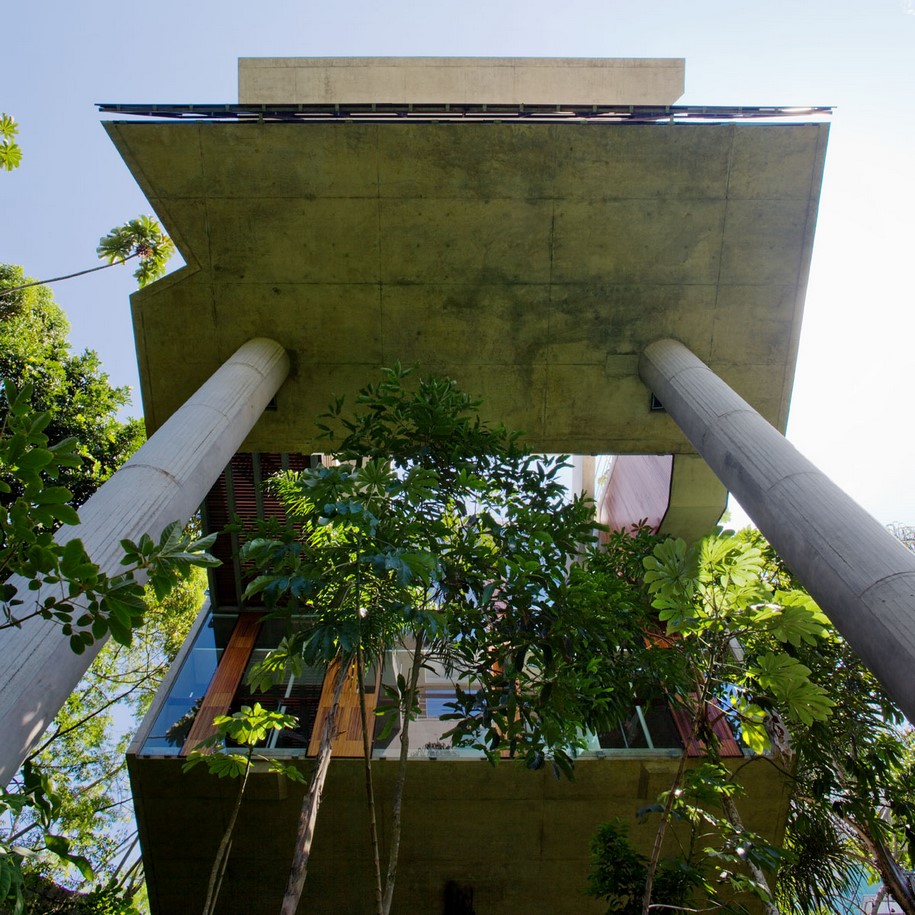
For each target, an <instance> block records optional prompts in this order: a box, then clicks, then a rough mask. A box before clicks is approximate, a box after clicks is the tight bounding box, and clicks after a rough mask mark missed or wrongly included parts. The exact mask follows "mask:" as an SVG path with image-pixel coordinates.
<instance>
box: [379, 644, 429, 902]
mask: <svg viewBox="0 0 915 915" xmlns="http://www.w3.org/2000/svg"><path fill="white" fill-rule="evenodd" d="M422 652H423V634H422V632H420V633H418V634H417V636H416V647H415V648H414V649H413V667H412V669H411V670H410V686H409V688H408V689H407V694H406V696H404V719H403V727H402V728H401V729H400V759H399V760H398V764H397V782H396V784H395V786H394V809H393V811H392V816H391V852H390V856H389V858H388V871H387V874H386V875H385V881H384V908H383V915H390V912H391V903H392V901H393V899H394V879H395V877H396V876H397V857H398V855H399V854H400V824H401V812H402V810H403V786H404V781H405V780H406V777H407V756H408V754H409V750H410V715H411V713H412V711H413V703H414V701H415V698H416V684H417V683H418V682H419V671H420V661H421V660H422Z"/></svg>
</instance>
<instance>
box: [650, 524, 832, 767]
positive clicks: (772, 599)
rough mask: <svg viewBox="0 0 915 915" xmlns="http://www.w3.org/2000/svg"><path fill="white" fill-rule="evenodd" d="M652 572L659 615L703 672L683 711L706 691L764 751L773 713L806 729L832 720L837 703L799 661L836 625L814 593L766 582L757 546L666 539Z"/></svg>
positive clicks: (732, 538) (686, 691)
mask: <svg viewBox="0 0 915 915" xmlns="http://www.w3.org/2000/svg"><path fill="white" fill-rule="evenodd" d="M644 565H645V569H646V572H645V581H646V583H647V584H648V588H649V591H650V593H651V595H652V598H653V599H652V606H654V607H655V608H656V609H657V610H658V611H659V613H658V618H659V619H660V620H661V621H662V622H665V623H666V625H667V634H668V635H669V636H672V637H676V639H677V647H678V650H679V651H681V652H683V653H688V655H689V656H690V657H691V663H692V665H693V669H694V671H695V677H694V680H693V682H689V683H686V684H682V685H681V686H680V687H679V688H678V689H677V691H676V692H677V695H676V696H675V698H676V700H677V701H678V702H679V703H681V704H685V705H687V706H688V705H689V704H690V702H691V701H692V697H693V696H695V695H696V691H697V688H699V686H700V684H703V686H702V688H703V689H704V691H705V693H706V694H707V695H706V699H707V698H711V697H714V698H715V699H716V701H717V702H718V703H719V704H721V705H722V706H723V707H724V708H725V710H726V711H727V712H728V713H729V717H730V718H731V719H732V720H733V721H734V722H735V724H736V725H737V727H738V728H739V731H740V736H741V737H742V739H743V741H744V742H745V743H746V744H747V746H749V747H750V749H752V750H754V751H756V752H762V751H763V750H765V749H767V748H768V747H769V735H768V733H767V731H766V728H765V720H766V709H767V708H769V707H772V706H773V705H776V706H778V707H779V709H780V710H782V711H783V712H784V714H785V717H786V718H787V719H788V720H789V721H791V722H794V723H798V724H805V725H809V724H811V723H812V722H813V721H825V720H826V719H828V718H829V715H830V711H831V709H832V707H833V705H834V704H835V703H834V701H833V700H832V699H830V698H829V695H828V693H827V691H826V690H825V689H824V688H823V687H822V686H820V685H818V684H816V683H814V682H813V681H812V680H811V678H810V673H811V671H810V668H809V667H807V666H805V665H804V664H802V663H801V662H800V661H799V660H798V659H797V658H796V657H795V655H794V652H795V651H796V650H797V649H798V648H799V647H800V646H803V645H807V646H811V647H819V646H820V645H821V644H822V642H823V641H824V640H827V639H828V638H830V637H831V630H830V629H829V623H828V620H827V619H826V617H825V616H824V615H823V614H822V612H821V611H820V610H819V609H818V608H817V606H816V604H815V603H814V602H813V600H812V599H811V597H810V596H809V595H808V594H807V593H806V592H805V591H802V590H800V589H798V588H790V589H786V590H783V589H780V588H778V587H777V586H776V585H775V584H774V583H773V582H771V581H770V580H769V579H768V578H767V576H766V575H765V568H764V565H765V563H764V560H763V555H762V552H761V550H760V548H759V547H758V546H757V545H755V544H754V543H752V542H750V541H748V540H747V539H746V537H744V536H742V535H738V534H732V533H731V532H725V533H723V534H720V535H717V536H713V537H706V538H704V539H703V540H701V541H699V543H698V544H697V545H696V546H695V547H693V548H692V549H687V547H686V544H685V543H684V542H683V541H682V540H667V541H665V542H664V543H661V544H659V545H658V546H657V547H656V548H655V549H654V551H653V553H652V555H651V556H647V557H646V558H645V560H644ZM735 644H736V645H738V646H739V651H736V652H735V651H734V650H733V646H734V645H735Z"/></svg>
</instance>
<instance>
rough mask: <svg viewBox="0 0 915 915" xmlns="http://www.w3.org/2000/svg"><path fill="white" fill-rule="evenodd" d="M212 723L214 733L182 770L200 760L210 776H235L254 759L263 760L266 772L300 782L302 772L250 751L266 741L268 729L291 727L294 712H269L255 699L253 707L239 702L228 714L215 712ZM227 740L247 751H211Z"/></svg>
mask: <svg viewBox="0 0 915 915" xmlns="http://www.w3.org/2000/svg"><path fill="white" fill-rule="evenodd" d="M213 724H214V725H215V726H216V733H215V734H213V735H212V736H211V737H208V738H207V739H206V740H202V741H201V742H200V743H199V744H197V746H196V747H194V749H193V750H191V752H190V753H189V754H188V758H187V761H186V762H185V763H184V767H183V768H184V771H185V772H188V771H189V770H191V769H193V768H194V766H196V765H197V764H198V763H201V762H202V763H205V764H206V768H207V770H208V771H209V773H210V774H211V775H215V776H217V777H219V778H227V777H229V778H237V777H239V776H241V775H244V774H245V771H246V770H247V769H248V768H249V767H250V764H251V760H252V758H255V759H258V760H260V761H262V762H264V763H266V764H267V767H268V771H270V772H277V773H279V774H280V775H283V776H285V777H286V778H288V779H290V780H291V781H296V782H301V781H303V778H302V773H301V772H299V770H298V769H297V768H296V767H295V766H290V765H286V764H284V763H282V762H281V761H280V760H278V759H271V758H269V757H267V756H262V755H260V754H254V753H253V750H254V748H255V747H257V746H259V745H260V744H262V743H264V741H266V739H267V733H268V732H269V731H282V730H284V729H286V728H294V727H295V726H296V725H297V724H298V719H297V718H296V717H295V715H284V714H282V713H280V712H274V711H270V710H269V709H265V708H264V707H263V706H262V705H261V704H260V702H255V703H254V705H253V706H250V705H243V706H242V707H241V709H239V711H237V712H235V713H233V714H232V715H217V716H216V717H215V718H214V719H213ZM227 741H228V742H231V743H234V744H241V745H242V746H244V747H247V748H248V752H247V753H246V754H244V755H242V754H239V753H229V752H225V751H223V752H218V753H214V752H213V750H214V749H218V748H222V747H224V746H225V745H226V743H227Z"/></svg>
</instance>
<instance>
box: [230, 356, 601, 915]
mask: <svg viewBox="0 0 915 915" xmlns="http://www.w3.org/2000/svg"><path fill="white" fill-rule="evenodd" d="M410 374H411V373H410V371H409V370H404V369H401V368H400V367H394V368H392V369H389V370H386V371H385V373H384V377H383V380H382V381H381V382H379V383H377V384H375V385H369V386H368V387H366V388H364V389H363V390H362V391H361V392H360V394H359V395H358V397H357V401H356V406H355V409H354V411H353V412H351V413H344V410H343V402H342V400H339V401H337V402H336V403H335V404H334V405H333V407H332V408H331V410H330V411H329V413H328V414H326V415H325V416H324V417H322V423H321V428H322V430H323V433H324V435H325V437H326V438H327V439H328V440H330V441H331V443H332V445H331V447H332V449H333V453H334V456H335V458H336V459H337V460H338V461H339V462H340V463H338V464H337V465H335V466H330V467H326V466H320V467H315V468H312V469H310V470H307V471H304V472H302V473H300V474H296V475H285V476H283V477H281V478H279V479H278V480H277V481H276V482H275V484H274V485H275V487H276V491H277V492H278V493H279V494H280V496H281V498H282V500H283V502H284V504H285V506H286V510H287V514H288V515H289V517H290V518H291V519H292V521H293V525H294V526H292V527H290V529H289V530H288V531H286V533H285V534H284V535H283V536H282V537H276V536H273V537H270V538H260V539H255V540H253V541H250V542H249V543H248V544H247V545H246V547H245V549H244V551H243V559H245V560H246V561H249V562H251V563H252V564H253V565H254V566H255V568H256V569H257V570H258V573H259V574H258V575H257V577H256V578H255V580H254V581H253V582H252V583H251V585H250V586H249V588H248V591H247V596H253V595H255V594H260V595H263V597H264V599H265V600H266V602H267V604H268V607H270V608H271V609H272V612H273V613H274V614H275V615H281V616H285V617H286V618H287V619H289V620H290V621H291V620H292V619H293V618H295V617H300V618H301V617H304V618H305V623H304V625H303V626H302V627H300V628H296V629H290V634H289V636H288V637H287V638H286V639H285V641H284V642H283V643H282V645H281V646H280V647H279V649H278V650H277V651H276V652H274V653H273V654H272V655H271V656H270V657H269V658H268V660H267V661H266V662H265V663H264V664H263V665H261V667H260V668H259V669H258V670H256V671H255V673H254V680H255V681H256V682H257V683H258V685H261V686H262V685H265V683H269V682H272V680H273V679H274V678H276V677H277V676H278V675H280V674H283V673H287V672H288V671H290V670H296V669H298V668H299V667H300V666H301V664H302V663H303V662H304V661H307V662H308V663H316V662H317V663H321V662H323V663H328V662H330V661H331V660H332V659H334V658H337V657H339V658H341V659H342V661H343V663H344V668H346V666H347V665H348V664H349V663H351V659H352V658H353V657H354V656H361V655H365V656H366V657H368V658H369V659H378V658H379V657H380V656H381V655H382V653H383V652H384V651H386V650H388V649H392V648H395V647H397V646H403V647H404V648H406V649H408V650H409V651H410V652H411V653H412V654H413V663H412V669H411V670H410V671H408V672H407V673H406V674H402V675H400V676H399V677H398V680H397V684H396V686H395V687H392V688H391V690H390V691H389V695H390V697H391V698H392V700H393V702H392V705H391V707H390V709H389V711H392V712H393V713H394V718H396V719H398V720H399V721H400V740H401V766H400V767H399V770H398V772H399V774H398V782H397V785H396V788H395V801H394V814H393V821H394V827H393V833H394V839H393V840H392V842H391V845H390V863H389V865H388V870H387V877H386V879H385V889H384V901H383V903H382V901H381V899H380V898H379V900H378V902H379V904H378V910H379V911H387V910H388V909H389V907H390V899H391V894H392V893H393V881H394V875H395V871H396V859H397V847H398V843H399V831H398V829H399V827H398V824H399V816H400V813H399V812H400V805H401V803H402V797H403V779H404V777H405V772H406V755H407V746H408V730H409V722H410V719H411V717H413V716H414V714H415V710H416V705H417V703H416V697H417V676H418V674H419V671H420V669H421V667H422V666H423V665H424V664H427V663H432V662H435V663H436V664H438V665H440V666H444V667H445V668H446V669H448V670H450V671H452V672H453V673H454V676H455V679H456V680H464V681H468V680H469V681H471V684H472V686H471V689H470V690H469V691H467V692H463V693H459V695H458V699H457V701H456V703H455V706H454V712H453V714H452V715H451V716H450V718H451V720H452V722H453V728H452V731H451V732H450V736H451V739H452V741H453V742H454V743H455V744H458V745H468V746H474V747H478V748H480V749H481V750H483V752H485V753H486V755H487V756H488V757H489V759H490V760H491V761H492V762H496V761H497V760H498V759H499V758H500V756H501V754H502V751H503V750H505V751H507V752H508V753H510V754H511V755H515V756H519V757H521V758H523V759H524V760H525V761H526V762H527V764H528V765H530V766H532V767H535V768H536V767H539V766H541V765H543V762H544V760H545V759H548V758H549V759H552V760H553V762H554V764H555V765H556V766H557V767H559V768H560V769H564V770H565V771H567V772H571V765H572V756H571V754H572V752H574V748H575V746H576V745H577V744H578V743H579V741H580V735H579V732H578V729H577V725H576V724H575V721H576V720H577V719H576V718H574V717H572V718H570V717H569V715H568V708H569V704H570V703H575V704H576V708H577V709H578V711H579V712H581V709H582V708H583V707H584V705H585V704H586V703H588V702H589V699H590V698H591V696H590V695H589V694H588V692H587V691H586V690H585V689H584V688H582V689H581V690H578V691H577V692H576V690H574V689H566V688H562V689H556V688H555V685H556V684H555V683H554V682H553V680H554V676H553V675H554V672H555V671H556V670H557V669H558V666H559V665H561V664H563V663H571V658H566V652H567V651H569V650H571V647H572V644H573V642H575V640H576V639H577V638H579V636H580V633H579V632H578V631H577V630H575V629H574V625H573V624H572V623H571V622H570V623H568V624H567V623H565V622H564V620H563V614H562V609H561V605H562V603H563V601H564V598H565V597H566V591H565V582H566V577H567V576H566V572H567V568H568V566H569V564H570V563H571V562H572V561H573V560H574V559H575V558H576V556H577V555H578V554H579V551H580V550H581V549H583V548H584V546H586V545H587V544H588V543H590V542H591V541H592V540H593V517H592V515H593V513H592V508H591V506H590V505H589V504H588V503H587V502H586V501H585V500H583V499H581V498H574V499H568V498H567V494H566V491H565V487H564V486H563V484H562V481H561V474H562V471H563V469H564V467H565V466H566V463H565V459H564V458H562V457H559V458H537V457H533V456H530V455H528V454H526V453H525V451H524V450H523V449H522V448H521V447H520V445H519V442H518V436H517V435H515V434H513V433H510V432H508V431H507V430H506V429H505V428H504V427H502V426H490V425H488V424H486V423H485V422H484V421H483V420H482V419H481V418H480V416H479V407H480V404H479V402H478V401H476V400H474V399H473V398H472V397H470V396H469V395H467V394H465V393H464V392H463V391H461V390H460V389H459V388H458V387H457V385H456V384H455V383H454V382H453V381H450V380H448V379H442V378H427V379H420V380H418V381H416V382H415V383H414V381H413V379H411V378H410ZM581 604H582V607H583V610H582V613H585V612H589V611H590V609H591V606H590V605H589V604H588V603H587V601H585V600H582V601H581ZM507 608H511V612H507ZM576 644H577V645H580V639H579V642H578V643H576ZM579 669H581V670H584V669H585V666H584V665H580V667H579ZM594 691H596V688H595V690H594ZM394 718H392V721H393V720H394ZM367 779H370V767H369V772H367ZM369 803H370V805H373V800H372V798H371V795H370V796H369ZM379 884H380V880H379ZM290 885H292V884H290ZM289 895H290V894H287V898H289ZM291 895H292V896H293V897H294V895H295V893H294V891H292V892H291ZM380 896H381V891H380V886H379V897H380ZM291 904H292V903H291ZM290 910H291V909H290Z"/></svg>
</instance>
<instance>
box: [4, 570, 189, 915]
mask: <svg viewBox="0 0 915 915" xmlns="http://www.w3.org/2000/svg"><path fill="white" fill-rule="evenodd" d="M193 573H194V574H192V575H191V576H190V577H189V578H187V579H184V580H183V581H181V582H179V583H178V584H177V585H176V586H175V587H174V588H173V589H172V590H171V591H170V592H169V594H168V595H167V596H166V597H165V599H164V600H162V601H158V600H156V598H155V595H153V594H152V593H151V592H150V591H148V592H147V595H146V599H147V603H148V605H149V610H148V612H147V614H146V616H145V618H144V621H143V624H142V626H141V627H140V629H139V630H137V631H136V632H135V633H134V638H133V639H132V641H131V644H130V645H129V646H124V645H120V644H118V643H116V642H113V641H112V642H109V643H108V644H107V645H106V646H105V647H104V648H103V649H102V651H101V653H100V654H99V656H98V657H97V658H96V659H95V661H94V662H93V663H92V666H91V667H90V668H89V670H88V672H87V673H86V676H85V677H84V678H83V679H82V681H81V682H80V684H79V686H78V687H77V689H76V690H75V691H74V693H73V694H72V695H71V696H70V697H69V699H68V700H67V703H66V705H65V706H64V708H63V709H61V711H60V712H59V713H58V715H57V717H56V718H55V720H54V723H53V724H52V726H51V728H50V729H49V731H48V733H47V734H46V735H45V737H44V739H43V741H42V743H41V744H40V745H39V746H38V747H36V748H35V750H34V751H33V752H32V754H31V755H30V756H29V758H28V760H27V761H28V763H29V765H30V766H31V767H33V768H36V769H37V770H38V771H40V772H41V773H42V774H43V775H44V776H46V777H47V778H48V779H50V783H51V784H52V785H53V792H54V795H55V804H54V809H53V816H52V817H51V820H50V823H49V824H45V823H43V822H42V820H41V819H40V817H38V816H36V812H35V811H34V810H31V809H29V808H26V809H25V810H23V811H22V812H21V813H20V815H19V816H18V817H16V818H15V819H12V818H11V819H10V820H9V821H8V822H6V823H4V824H3V826H4V829H3V833H2V834H3V839H4V841H5V842H6V843H7V844H11V841H12V837H13V836H15V844H17V845H19V846H20V847H22V848H24V849H27V850H28V851H29V852H31V854H30V855H29V856H28V857H26V859H25V874H24V885H23V895H24V898H25V901H26V908H27V910H33V909H34V910H38V911H40V910H41V906H42V904H44V905H47V898H48V894H53V896H54V898H55V899H58V900H60V904H61V905H63V904H64V901H65V900H68V899H70V900H80V899H82V898H83V897H84V896H85V894H86V892H87V890H88V891H90V892H92V891H101V890H104V891H105V892H106V893H107V894H108V897H109V898H110V897H112V895H113V894H115V893H117V894H118V895H119V897H120V898H121V899H126V900H134V899H135V898H136V896H137V894H138V893H139V892H140V890H141V888H142V886H143V869H142V865H141V863H140V861H139V855H138V852H137V831H136V823H135V821H134V819H133V810H132V804H131V795H130V786H129V783H128V779H127V772H126V757H125V751H126V744H127V742H128V741H129V739H130V736H131V733H132V730H133V727H132V726H127V725H125V719H127V720H129V721H130V724H131V725H135V724H138V723H139V721H140V720H141V719H142V717H143V716H144V715H145V713H146V711H147V709H148V707H149V704H150V703H151V701H152V698H153V695H154V694H155V692H156V690H157V689H158V686H159V684H160V683H161V681H162V678H163V677H164V675H165V673H166V671H167V670H168V668H169V667H170V665H171V663H172V661H173V660H174V658H175V655H176V654H177V652H178V649H179V648H180V647H181V644H182V642H183V640H184V637H185V636H186V635H187V633H188V631H189V629H190V626H191V624H192V622H193V620H194V619H195V617H196V615H197V613H198V611H199V608H200V606H201V604H202V601H203V598H204V591H205V588H206V576H205V574H204V573H203V570H202V569H199V568H195V569H194V570H193ZM116 719H117V720H116ZM14 785H16V786H17V787H18V788H19V789H20V790H22V789H23V788H24V787H25V786H24V783H23V775H22V774H20V775H19V776H18V777H17V779H16V781H15V782H14ZM48 829H50V830H51V831H53V832H54V833H55V834H59V835H66V836H69V837H71V841H70V851H71V852H72V853H74V854H77V855H81V856H83V857H84V858H85V860H86V861H87V862H88V864H89V865H90V866H91V869H92V875H91V877H90V878H88V879H87V878H86V877H85V876H84V875H83V874H82V873H79V874H78V876H77V875H76V874H77V873H78V872H75V871H74V869H73V868H72V867H71V866H68V864H67V863H66V862H65V861H62V860H61V859H60V858H58V857H57V856H55V855H51V854H48V853H47V852H46V851H45V848H44V845H45V840H44V833H45V832H46V831H47V830H48ZM36 896H37V897H38V898H39V899H41V900H43V903H41V902H36V901H33V900H34V899H35V897H36Z"/></svg>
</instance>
